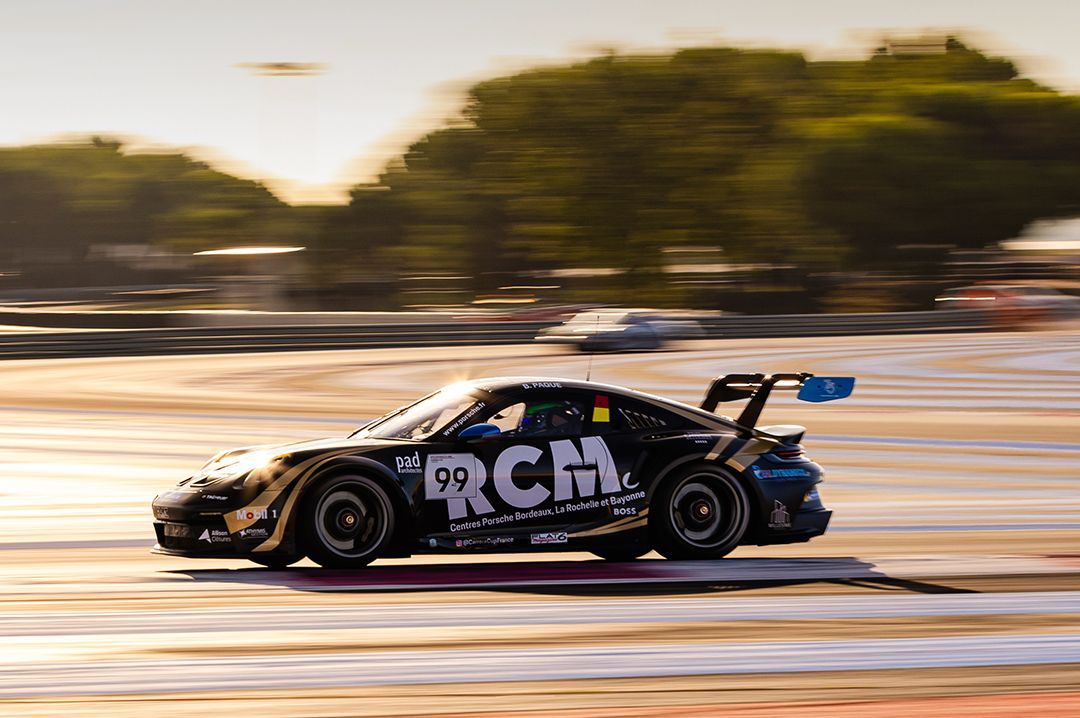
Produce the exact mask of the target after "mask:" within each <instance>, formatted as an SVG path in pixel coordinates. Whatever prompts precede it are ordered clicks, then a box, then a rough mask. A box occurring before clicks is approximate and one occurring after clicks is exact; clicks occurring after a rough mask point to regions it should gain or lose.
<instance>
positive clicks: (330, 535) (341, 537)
mask: <svg viewBox="0 0 1080 718" xmlns="http://www.w3.org/2000/svg"><path fill="white" fill-rule="evenodd" d="M393 534H394V509H393V504H392V502H391V500H390V497H389V496H388V495H387V493H386V491H385V490H384V489H383V487H382V486H381V485H380V484H379V483H378V482H377V481H375V480H374V479H371V478H369V477H366V476H338V477H335V478H333V479H330V480H329V481H327V482H325V483H323V484H321V485H320V486H318V487H317V488H316V489H315V490H314V491H313V492H312V493H311V494H310V495H309V496H308V497H307V500H306V501H305V502H304V511H303V513H302V514H301V517H300V536H301V540H302V541H303V546H304V549H305V551H306V552H307V555H308V556H309V557H310V558H311V560H312V561H314V562H315V563H317V564H319V565H320V566H328V567H334V568H356V567H360V566H366V565H367V564H369V563H371V562H372V561H374V560H375V559H377V558H378V557H379V556H380V555H381V554H382V553H383V551H384V550H385V549H386V547H387V545H389V543H390V540H391V538H392V536H393Z"/></svg>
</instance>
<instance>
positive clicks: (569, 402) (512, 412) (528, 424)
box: [487, 396, 585, 438]
mask: <svg viewBox="0 0 1080 718" xmlns="http://www.w3.org/2000/svg"><path fill="white" fill-rule="evenodd" d="M487 421H488V423H489V424H494V425H495V426H497V427H499V431H500V433H501V435H502V436H518V437H522V438H528V437H546V436H581V434H582V432H583V431H584V429H585V405H584V403H582V402H581V401H578V400H576V399H565V398H559V397H552V396H547V397H535V398H532V397H530V398H529V399H527V400H525V401H523V402H518V403H517V404H513V405H511V406H508V407H506V408H504V409H501V410H499V411H498V412H497V413H495V414H494V415H493V416H492V417H491V418H489V419H488V420H487Z"/></svg>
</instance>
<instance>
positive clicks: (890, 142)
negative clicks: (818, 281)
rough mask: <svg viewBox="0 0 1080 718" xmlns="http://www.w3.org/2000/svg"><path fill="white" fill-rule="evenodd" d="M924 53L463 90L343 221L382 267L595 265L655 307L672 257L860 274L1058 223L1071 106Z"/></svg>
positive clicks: (769, 56) (757, 62) (955, 56)
mask: <svg viewBox="0 0 1080 718" xmlns="http://www.w3.org/2000/svg"><path fill="white" fill-rule="evenodd" d="M943 49H944V50H946V51H945V52H944V53H943V54H909V55H892V54H888V52H887V51H886V50H885V49H883V50H882V51H881V52H879V53H878V54H875V55H874V56H872V57H871V58H870V59H868V60H866V61H857V62H817V63H810V62H807V61H806V60H805V58H803V57H802V56H801V55H799V54H796V53H790V52H771V51H745V50H738V49H730V48H697V49H688V50H682V51H679V52H676V53H673V54H670V55H653V56H626V57H624V56H619V55H616V54H614V53H606V54H604V55H603V56H601V57H598V58H595V59H593V60H589V61H587V62H583V63H579V64H575V65H570V66H564V67H547V68H543V69H536V70H531V71H527V72H523V73H520V74H516V75H513V76H509V77H501V78H496V79H493V80H488V81H485V82H481V83H479V84H477V85H476V86H474V87H473V88H472V89H471V90H470V91H469V93H468V97H467V102H466V105H465V108H464V111H463V113H462V115H461V116H460V117H459V118H457V119H455V120H454V121H452V122H451V123H450V124H449V125H448V126H447V127H445V128H444V129H440V130H437V131H434V132H432V133H430V134H428V135H427V136H426V137H424V138H422V139H420V140H419V141H417V142H416V143H414V144H413V145H412V146H411V147H410V148H409V149H408V151H407V152H406V153H405V154H404V156H403V157H402V158H401V159H400V160H399V161H397V162H395V163H392V164H391V166H389V167H388V168H387V170H386V171H385V173H384V174H383V175H382V177H381V178H380V181H379V183H378V188H380V189H381V190H382V191H381V192H380V191H378V190H376V189H375V188H373V187H365V188H363V191H362V192H359V191H358V192H354V194H353V211H352V212H351V213H350V214H349V215H347V216H346V218H345V219H343V221H344V222H346V223H350V222H351V223H353V224H354V226H355V227H357V228H358V229H356V230H354V231H353V232H352V235H355V234H356V233H357V232H359V231H360V229H359V228H361V227H364V226H367V227H368V230H369V231H374V232H375V233H376V234H377V235H378V234H381V235H385V236H388V237H392V241H389V242H388V243H387V244H388V245H392V246H393V249H392V251H388V252H384V253H383V256H384V257H387V258H392V262H393V263H394V265H395V266H396V267H397V268H398V269H399V270H400V271H402V272H410V271H434V270H435V269H439V268H441V269H445V270H447V271H454V272H459V271H460V272H476V273H484V272H491V271H498V270H514V269H516V270H525V269H529V270H536V269H555V268H569V267H612V268H615V269H617V270H618V271H619V272H620V273H621V277H622V285H623V289H624V290H634V291H638V292H641V291H645V290H652V291H653V295H655V291H656V290H659V289H661V288H663V287H665V286H667V284H666V277H665V274H664V273H663V269H664V263H665V254H664V252H663V250H664V248H666V247H670V246H674V245H678V246H701V247H712V248H718V249H720V250H722V251H723V252H724V253H725V254H726V256H728V257H730V258H731V259H732V260H733V261H748V262H795V263H798V264H800V265H801V266H803V267H805V268H818V269H830V268H831V269H842V268H860V269H873V268H878V267H892V266H895V265H896V263H897V262H901V261H903V260H904V258H905V257H906V256H908V255H906V254H905V252H906V251H907V250H908V249H909V248H911V247H913V246H921V247H926V246H935V245H936V246H939V247H945V246H948V245H955V246H960V247H981V246H985V245H987V244H990V243H993V242H996V241H998V240H1001V239H1005V238H1007V237H1010V236H1014V235H1015V234H1016V233H1017V232H1018V231H1019V230H1020V229H1021V228H1022V227H1023V226H1024V225H1025V224H1026V223H1028V222H1030V221H1032V220H1033V219H1035V218H1038V217H1042V216H1047V215H1053V214H1057V213H1062V212H1067V211H1071V210H1072V208H1073V207H1075V206H1076V204H1077V203H1078V202H1080V182H1078V181H1077V180H1080V163H1078V162H1077V159H1080V123H1078V122H1077V120H1078V119H1080V101H1078V100H1077V98H1075V97H1071V96H1064V95H1061V94H1059V93H1056V92H1054V91H1052V90H1050V89H1047V88H1044V87H1040V86H1038V85H1037V84H1035V83H1033V82H1031V81H1029V80H1025V79H1021V78H1019V77H1018V73H1017V71H1016V68H1015V66H1014V65H1013V64H1012V63H1011V62H1009V61H1008V60H1004V59H999V58H991V57H987V56H985V55H983V54H981V53H979V52H977V51H975V50H972V49H970V48H968V47H967V46H965V45H964V44H963V43H962V42H960V41H959V40H957V39H955V38H951V39H949V40H948V41H947V42H946V43H945V44H944V45H943ZM373 196H375V197H378V200H377V204H378V205H379V206H380V207H382V208H383V209H380V210H379V211H377V212H374V213H373V210H372V208H371V199H370V198H371V197H373ZM390 207H393V211H392V212H390V211H389V209H388V208H390ZM388 223H389V224H388ZM391 227H392V229H391ZM343 236H351V235H350V234H349V232H345V233H344V235H343ZM925 259H926V257H925V255H920V261H925ZM478 284H479V285H483V282H482V281H480V280H478ZM638 296H640V295H638Z"/></svg>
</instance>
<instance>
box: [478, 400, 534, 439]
mask: <svg viewBox="0 0 1080 718" xmlns="http://www.w3.org/2000/svg"><path fill="white" fill-rule="evenodd" d="M524 415H525V402H523V401H519V402H518V403H517V404H514V405H513V406H508V407H506V408H505V409H500V410H499V411H497V412H496V413H495V414H494V415H493V416H492V417H491V418H489V419H488V420H487V423H489V424H494V425H495V426H497V427H499V433H501V434H509V433H510V432H513V431H517V430H518V427H519V426H521V417H522V416H524Z"/></svg>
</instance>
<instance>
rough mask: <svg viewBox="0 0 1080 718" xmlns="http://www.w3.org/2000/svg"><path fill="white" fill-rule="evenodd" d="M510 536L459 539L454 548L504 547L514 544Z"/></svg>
mask: <svg viewBox="0 0 1080 718" xmlns="http://www.w3.org/2000/svg"><path fill="white" fill-rule="evenodd" d="M513 542H514V539H513V538H511V537H510V536H477V537H475V538H466V539H457V540H456V541H454V546H456V547H457V548H470V547H472V546H503V545H505V544H509V543H513Z"/></svg>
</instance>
